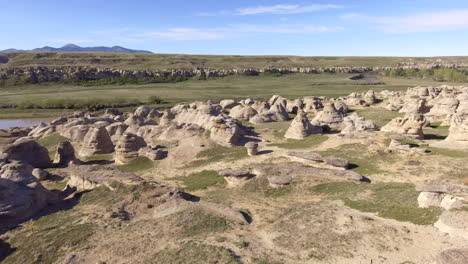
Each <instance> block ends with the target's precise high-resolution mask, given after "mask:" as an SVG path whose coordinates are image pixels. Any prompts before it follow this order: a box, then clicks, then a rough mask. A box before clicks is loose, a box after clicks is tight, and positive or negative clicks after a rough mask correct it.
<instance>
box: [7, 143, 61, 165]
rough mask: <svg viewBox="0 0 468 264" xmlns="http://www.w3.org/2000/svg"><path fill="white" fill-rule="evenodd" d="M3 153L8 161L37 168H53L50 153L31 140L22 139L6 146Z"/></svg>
mask: <svg viewBox="0 0 468 264" xmlns="http://www.w3.org/2000/svg"><path fill="white" fill-rule="evenodd" d="M1 153H3V154H2V155H3V156H4V159H6V160H16V161H23V162H27V163H29V164H31V165H32V166H34V167H36V168H49V167H51V166H52V162H51V160H50V157H49V151H48V150H47V149H46V148H44V147H42V146H41V145H39V144H38V143H37V142H36V141H35V140H33V139H30V138H20V139H18V140H16V141H15V142H14V143H13V144H10V145H6V146H4V148H3V150H2V151H1Z"/></svg>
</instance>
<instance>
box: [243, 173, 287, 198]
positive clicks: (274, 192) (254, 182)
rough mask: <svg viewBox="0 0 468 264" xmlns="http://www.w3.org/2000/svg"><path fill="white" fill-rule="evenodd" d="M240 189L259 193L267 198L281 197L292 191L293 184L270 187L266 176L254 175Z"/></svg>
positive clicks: (250, 192)
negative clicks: (254, 176)
mask: <svg viewBox="0 0 468 264" xmlns="http://www.w3.org/2000/svg"><path fill="white" fill-rule="evenodd" d="M242 191H243V192H247V193H249V194H255V195H257V194H260V195H262V196H264V197H267V198H281V197H284V196H287V195H289V194H291V193H292V191H293V185H292V184H289V185H287V186H282V187H278V188H273V187H270V185H269V183H268V179H267V177H256V178H254V179H251V180H249V181H248V182H247V183H246V184H245V185H244V186H242Z"/></svg>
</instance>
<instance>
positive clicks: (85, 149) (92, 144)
mask: <svg viewBox="0 0 468 264" xmlns="http://www.w3.org/2000/svg"><path fill="white" fill-rule="evenodd" d="M112 152H114V144H112V140H111V138H110V136H109V134H108V133H107V130H106V129H105V128H104V127H99V128H96V127H93V128H91V129H90V130H89V131H88V133H86V136H85V137H84V140H83V144H82V146H81V149H80V152H79V155H80V156H82V157H89V156H92V155H94V154H107V153H112Z"/></svg>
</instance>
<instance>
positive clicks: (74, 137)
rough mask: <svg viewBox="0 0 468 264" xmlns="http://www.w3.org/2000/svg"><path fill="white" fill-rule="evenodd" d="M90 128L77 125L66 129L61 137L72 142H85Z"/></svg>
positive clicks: (61, 133)
mask: <svg viewBox="0 0 468 264" xmlns="http://www.w3.org/2000/svg"><path fill="white" fill-rule="evenodd" d="M90 128H91V127H90V126H89V125H75V126H71V127H68V128H65V129H64V130H62V131H61V132H60V135H61V136H63V137H66V138H68V139H70V141H71V142H83V140H84V138H85V136H86V134H87V133H88V131H89V129H90Z"/></svg>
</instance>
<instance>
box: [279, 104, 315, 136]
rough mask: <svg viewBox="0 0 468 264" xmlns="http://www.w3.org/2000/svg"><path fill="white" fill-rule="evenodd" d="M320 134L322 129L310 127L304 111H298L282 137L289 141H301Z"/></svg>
mask: <svg viewBox="0 0 468 264" xmlns="http://www.w3.org/2000/svg"><path fill="white" fill-rule="evenodd" d="M322 132H323V130H322V127H320V126H314V125H312V124H311V123H310V121H309V119H308V118H307V114H306V113H305V112H304V111H302V110H299V111H298V112H297V115H296V117H295V118H294V120H293V121H292V122H291V125H290V126H289V128H288V130H287V131H286V133H285V134H284V137H285V138H291V139H303V138H306V137H308V136H310V135H313V134H320V133H322Z"/></svg>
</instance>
